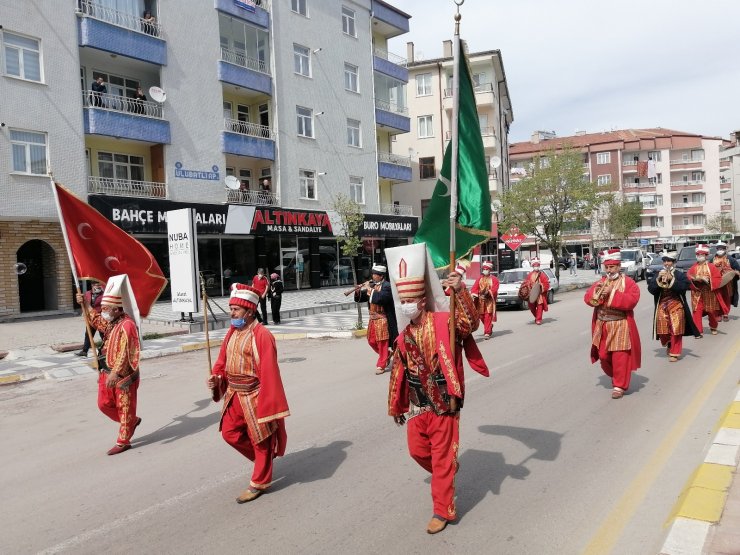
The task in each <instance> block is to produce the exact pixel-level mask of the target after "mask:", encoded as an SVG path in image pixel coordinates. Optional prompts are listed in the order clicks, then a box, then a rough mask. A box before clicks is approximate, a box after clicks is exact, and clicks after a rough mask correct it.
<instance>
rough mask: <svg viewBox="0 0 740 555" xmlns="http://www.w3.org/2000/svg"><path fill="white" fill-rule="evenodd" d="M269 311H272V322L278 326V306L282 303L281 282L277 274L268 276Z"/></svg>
mask: <svg viewBox="0 0 740 555" xmlns="http://www.w3.org/2000/svg"><path fill="white" fill-rule="evenodd" d="M268 295H269V297H270V309H271V310H272V321H273V323H275V324H280V305H281V304H282V302H283V282H282V280H281V279H280V275H279V274H270V292H269V293H268Z"/></svg>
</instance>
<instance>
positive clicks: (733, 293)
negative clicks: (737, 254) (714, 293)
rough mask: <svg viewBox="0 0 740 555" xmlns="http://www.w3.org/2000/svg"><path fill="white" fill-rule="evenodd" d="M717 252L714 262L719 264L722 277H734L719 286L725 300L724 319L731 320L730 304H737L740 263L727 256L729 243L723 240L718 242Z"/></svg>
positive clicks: (724, 320)
mask: <svg viewBox="0 0 740 555" xmlns="http://www.w3.org/2000/svg"><path fill="white" fill-rule="evenodd" d="M716 246H717V254H715V255H714V260H712V264H714V265H715V266H717V269H718V270H719V274H720V278H722V279H724V277H725V275H727V274H730V273H731V274H732V275H733V276H734V277H733V278H732V281H730V282H729V283H725V285H723V286H722V287H720V288H719V294H720V296H721V297H722V301H723V310H724V312H723V313H722V321H723V322H729V321H730V305H733V306H737V301H738V295H737V281H738V277H740V264H739V263H738V261H737V260H735V259H734V258H730V257H728V256H727V245H726V244H725V243H723V242H722V241H719V242H718V243H717V245H716Z"/></svg>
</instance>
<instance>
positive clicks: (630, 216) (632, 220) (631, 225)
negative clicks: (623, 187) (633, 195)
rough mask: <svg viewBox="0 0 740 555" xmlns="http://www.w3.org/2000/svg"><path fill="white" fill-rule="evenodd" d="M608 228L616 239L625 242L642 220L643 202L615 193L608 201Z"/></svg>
mask: <svg viewBox="0 0 740 555" xmlns="http://www.w3.org/2000/svg"><path fill="white" fill-rule="evenodd" d="M607 203H608V209H607V213H608V216H607V218H606V228H607V230H608V231H609V233H610V234H611V236H612V237H613V238H614V239H618V240H620V241H622V243H625V242H626V241H627V238H628V237H629V236H630V233H632V232H633V231H634V230H635V229H636V228H638V227H640V223H641V222H642V208H643V207H642V203H641V202H639V201H636V200H635V201H628V200H627V199H626V198H625V197H624V195H615V196H613V197H611V198H610V199H609V200H608V201H607Z"/></svg>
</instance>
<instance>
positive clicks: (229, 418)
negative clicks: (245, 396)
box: [221, 395, 275, 489]
mask: <svg viewBox="0 0 740 555" xmlns="http://www.w3.org/2000/svg"><path fill="white" fill-rule="evenodd" d="M221 436H223V438H224V440H225V441H226V443H228V444H229V445H231V446H232V447H233V448H234V449H236V450H237V451H239V452H240V453H241V454H242V455H244V456H245V457H247V458H248V459H249V460H250V461H252V462H253V463H254V470H253V471H252V480H251V481H250V482H249V485H250V486H251V487H253V488H255V489H267V488H269V487H270V484H271V483H272V459H273V452H274V441H275V434H272V435H271V436H270V437H268V438H267V439H265V440H263V441H262V442H261V443H253V442H252V439H251V438H250V437H249V431H248V428H247V422H246V421H245V420H244V410H243V409H242V404H241V403H240V402H239V399H237V398H236V395H235V396H234V397H232V398H231V400H230V401H229V406H228V407H227V408H226V412H224V414H223V418H222V419H221Z"/></svg>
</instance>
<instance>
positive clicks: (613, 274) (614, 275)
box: [606, 272, 619, 279]
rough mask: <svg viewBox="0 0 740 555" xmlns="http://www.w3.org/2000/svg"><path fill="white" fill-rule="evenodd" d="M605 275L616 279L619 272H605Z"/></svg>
mask: <svg viewBox="0 0 740 555" xmlns="http://www.w3.org/2000/svg"><path fill="white" fill-rule="evenodd" d="M606 277H608V278H609V279H617V278H618V277H619V272H614V273H611V274H610V273H608V272H607V274H606Z"/></svg>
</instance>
